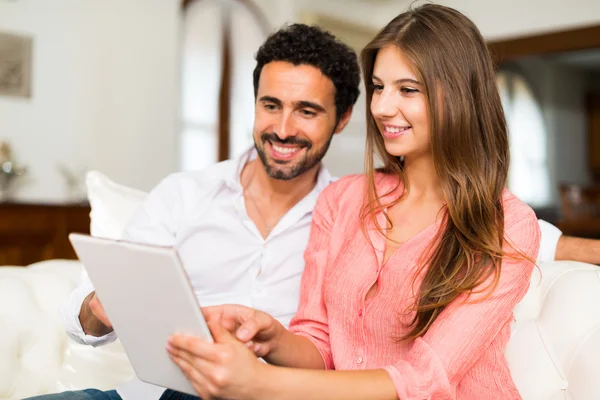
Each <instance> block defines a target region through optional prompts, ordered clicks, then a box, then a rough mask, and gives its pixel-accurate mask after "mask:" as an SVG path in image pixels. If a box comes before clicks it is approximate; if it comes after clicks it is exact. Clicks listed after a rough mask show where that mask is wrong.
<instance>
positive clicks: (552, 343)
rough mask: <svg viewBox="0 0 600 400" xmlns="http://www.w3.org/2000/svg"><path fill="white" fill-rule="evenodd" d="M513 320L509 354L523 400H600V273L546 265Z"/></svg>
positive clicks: (593, 269) (599, 270) (588, 268)
mask: <svg viewBox="0 0 600 400" xmlns="http://www.w3.org/2000/svg"><path fill="white" fill-rule="evenodd" d="M514 315H515V322H514V324H513V334H512V336H511V338H510V341H509V342H508V345H507V347H506V351H505V354H506V359H507V361H508V365H509V368H510V370H511V373H512V377H513V379H514V381H515V383H516V385H517V388H518V389H519V391H520V393H521V395H522V396H523V399H531V400H536V399H540V400H554V399H557V400H558V399H561V400H562V399H600V379H598V378H597V376H596V375H597V374H598V371H600V268H598V267H596V266H593V265H589V264H583V263H577V262H573V261H562V262H558V261H555V262H548V263H544V264H542V265H541V266H540V269H539V270H537V271H534V274H533V277H532V280H531V286H530V289H529V291H528V292H527V294H526V296H525V297H524V298H523V300H522V301H521V302H520V303H519V304H518V305H517V307H516V308H515V312H514Z"/></svg>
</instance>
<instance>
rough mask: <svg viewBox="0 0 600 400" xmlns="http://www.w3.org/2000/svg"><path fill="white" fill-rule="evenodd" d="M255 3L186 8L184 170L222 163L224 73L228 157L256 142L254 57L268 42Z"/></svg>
mask: <svg viewBox="0 0 600 400" xmlns="http://www.w3.org/2000/svg"><path fill="white" fill-rule="evenodd" d="M257 12H258V11H257V10H256V8H254V7H253V6H252V4H251V3H249V2H246V1H244V2H243V1H234V0H196V1H190V2H189V4H188V5H187V6H186V8H185V14H184V23H183V35H182V39H183V43H182V77H181V96H182V97H181V114H182V115H181V119H182V121H181V127H182V134H181V140H180V156H181V157H180V160H181V161H180V167H181V169H182V170H197V169H201V168H204V167H206V166H209V165H211V164H214V163H215V162H217V161H220V160H219V157H218V154H219V153H218V149H219V107H220V104H219V95H220V90H221V85H222V82H223V79H224V78H225V76H224V75H225V74H228V76H227V82H228V84H229V88H230V92H229V93H230V97H229V99H228V101H227V102H225V106H226V107H227V108H228V110H227V111H228V114H229V131H228V132H226V134H228V138H229V149H228V151H227V153H228V154H229V156H237V155H239V154H241V153H242V152H243V151H244V150H246V149H247V148H248V147H249V146H250V145H251V144H252V143H253V142H252V126H253V123H254V89H253V84H252V71H253V70H254V66H255V61H254V53H255V52H256V50H257V49H258V47H259V46H260V45H261V44H262V42H263V41H264V40H265V39H266V31H267V30H266V29H265V27H264V22H263V21H262V20H261V19H260V16H257ZM225 28H227V29H229V32H230V36H229V37H230V43H229V46H230V57H231V59H230V60H231V64H230V66H229V68H224V64H223V53H224V51H225V48H226V47H225V43H224V38H225V37H226V35H224V30H225Z"/></svg>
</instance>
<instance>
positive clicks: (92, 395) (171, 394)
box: [27, 389, 201, 400]
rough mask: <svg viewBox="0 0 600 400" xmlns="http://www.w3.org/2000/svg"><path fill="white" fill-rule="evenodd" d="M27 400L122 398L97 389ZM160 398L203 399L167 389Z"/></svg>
mask: <svg viewBox="0 0 600 400" xmlns="http://www.w3.org/2000/svg"><path fill="white" fill-rule="evenodd" d="M27 400H122V399H121V396H119V394H118V393H117V391H116V390H109V391H107V392H103V391H102V390H97V389H86V390H78V391H76V392H62V393H56V394H47V395H44V396H36V397H30V398H29V399H27ZM160 400H201V399H200V398H199V397H196V396H191V395H189V394H184V393H180V392H176V391H174V390H171V389H167V390H166V391H165V392H164V393H163V395H162V396H160Z"/></svg>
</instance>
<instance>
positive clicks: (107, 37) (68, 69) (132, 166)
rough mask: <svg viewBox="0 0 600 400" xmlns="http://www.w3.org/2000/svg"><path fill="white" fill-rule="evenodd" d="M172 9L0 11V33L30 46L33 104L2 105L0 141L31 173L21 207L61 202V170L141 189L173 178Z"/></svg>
mask: <svg viewBox="0 0 600 400" xmlns="http://www.w3.org/2000/svg"><path fill="white" fill-rule="evenodd" d="M179 4H180V2H179V0H127V1H122V0H102V1H97V0H53V1H45V0H18V1H13V2H0V30H1V31H7V32H14V33H21V34H26V35H31V36H32V37H33V88H32V90H33V95H32V97H31V98H29V99H22V98H9V97H0V140H2V139H7V140H9V141H10V143H11V144H12V145H13V150H14V152H15V155H16V157H18V159H19V160H20V161H21V162H23V163H24V164H27V165H28V166H29V177H28V178H27V181H26V182H24V183H26V184H24V185H22V187H21V188H20V190H19V192H18V197H19V198H21V199H26V200H44V201H59V200H61V199H63V198H65V196H66V185H65V183H64V179H63V178H62V176H61V174H60V173H59V171H58V168H57V164H59V163H62V164H64V165H66V166H67V167H69V168H71V169H78V168H83V167H86V168H94V169H99V170H102V171H103V172H105V173H107V174H109V175H110V176H113V177H115V178H118V179H119V181H121V182H123V183H126V184H128V185H132V186H135V187H139V188H143V189H149V188H150V187H152V186H153V185H154V184H155V183H156V182H157V180H158V179H160V178H161V177H163V176H165V175H166V174H168V173H169V172H172V171H173V170H174V169H175V167H176V165H177V162H176V160H177V153H176V139H177V135H176V132H177V119H176V115H177V104H178V68H179V67H178V66H179V63H178V59H179V57H178V30H179Z"/></svg>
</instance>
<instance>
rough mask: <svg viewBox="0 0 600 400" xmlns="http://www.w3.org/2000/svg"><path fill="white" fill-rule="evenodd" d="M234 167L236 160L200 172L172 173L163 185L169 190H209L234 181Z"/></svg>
mask: <svg viewBox="0 0 600 400" xmlns="http://www.w3.org/2000/svg"><path fill="white" fill-rule="evenodd" d="M236 167H237V163H236V160H226V161H222V162H219V163H217V164H213V165H211V166H209V167H206V168H203V169H200V170H195V171H182V172H175V173H172V174H170V175H169V176H167V177H166V178H165V179H164V181H163V184H164V185H167V186H169V187H171V188H173V187H177V188H180V189H197V190H198V189H199V190H203V191H204V190H210V189H212V188H214V187H215V186H218V185H220V184H222V183H223V182H224V181H226V180H234V179H235V173H236Z"/></svg>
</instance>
